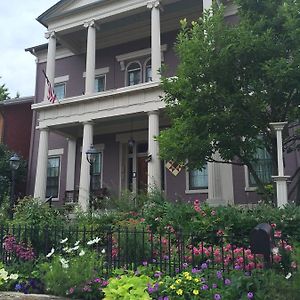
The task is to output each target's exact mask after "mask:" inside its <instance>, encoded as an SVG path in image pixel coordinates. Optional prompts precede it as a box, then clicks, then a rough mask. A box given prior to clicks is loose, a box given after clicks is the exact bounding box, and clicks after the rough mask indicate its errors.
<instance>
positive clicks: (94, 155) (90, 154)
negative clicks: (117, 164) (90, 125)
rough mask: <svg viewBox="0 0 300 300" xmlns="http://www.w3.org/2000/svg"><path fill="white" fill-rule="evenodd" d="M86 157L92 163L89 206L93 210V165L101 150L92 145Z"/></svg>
mask: <svg viewBox="0 0 300 300" xmlns="http://www.w3.org/2000/svg"><path fill="white" fill-rule="evenodd" d="M85 154H86V159H87V161H88V163H89V164H90V194H89V208H90V211H92V199H93V197H92V190H93V166H94V163H95V161H96V159H97V156H98V154H99V151H97V149H95V148H94V145H91V146H90V149H88V150H87V151H86V153H85Z"/></svg>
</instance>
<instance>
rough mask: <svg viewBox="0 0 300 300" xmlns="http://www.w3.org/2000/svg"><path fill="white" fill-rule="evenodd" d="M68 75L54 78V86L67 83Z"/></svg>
mask: <svg viewBox="0 0 300 300" xmlns="http://www.w3.org/2000/svg"><path fill="white" fill-rule="evenodd" d="M69 78H70V76H69V75H64V76H59V77H55V78H54V84H57V83H63V82H67V81H68V80H69Z"/></svg>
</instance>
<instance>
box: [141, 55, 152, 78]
mask: <svg viewBox="0 0 300 300" xmlns="http://www.w3.org/2000/svg"><path fill="white" fill-rule="evenodd" d="M149 61H151V57H148V58H147V59H146V60H145V62H144V70H143V82H151V81H152V80H150V81H146V76H147V72H146V71H147V64H148V62H149ZM150 67H151V73H152V64H150ZM152 75H153V74H152ZM151 79H152V76H151Z"/></svg>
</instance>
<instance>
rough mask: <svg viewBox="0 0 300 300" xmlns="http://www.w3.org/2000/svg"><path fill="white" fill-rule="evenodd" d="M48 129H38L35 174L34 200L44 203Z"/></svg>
mask: <svg viewBox="0 0 300 300" xmlns="http://www.w3.org/2000/svg"><path fill="white" fill-rule="evenodd" d="M48 138H49V131H48V128H43V129H40V140H39V150H38V157H37V166H36V174H35V186H34V198H38V199H40V200H41V201H45V198H46V187H47V167H48Z"/></svg>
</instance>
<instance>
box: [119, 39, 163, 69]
mask: <svg viewBox="0 0 300 300" xmlns="http://www.w3.org/2000/svg"><path fill="white" fill-rule="evenodd" d="M167 49H168V45H167V44H164V45H162V46H161V61H164V52H165V51H167ZM149 55H151V48H146V49H142V50H138V51H133V52H128V53H124V54H121V55H117V56H116V59H117V61H118V62H119V63H120V67H121V71H125V61H127V60H132V59H136V58H139V57H142V56H149Z"/></svg>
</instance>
